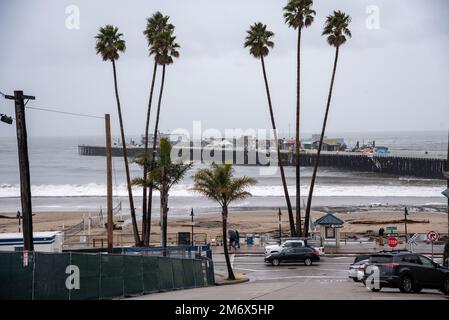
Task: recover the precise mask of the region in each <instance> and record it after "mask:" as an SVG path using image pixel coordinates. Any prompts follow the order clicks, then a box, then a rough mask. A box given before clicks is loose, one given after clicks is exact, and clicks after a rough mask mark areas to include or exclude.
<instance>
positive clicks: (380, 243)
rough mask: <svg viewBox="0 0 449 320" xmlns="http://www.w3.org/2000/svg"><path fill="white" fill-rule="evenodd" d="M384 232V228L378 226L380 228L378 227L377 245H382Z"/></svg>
mask: <svg viewBox="0 0 449 320" xmlns="http://www.w3.org/2000/svg"><path fill="white" fill-rule="evenodd" d="M384 234H385V229H384V228H382V227H380V229H379V245H381V246H383V245H384Z"/></svg>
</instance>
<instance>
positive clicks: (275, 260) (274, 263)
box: [271, 259, 281, 267]
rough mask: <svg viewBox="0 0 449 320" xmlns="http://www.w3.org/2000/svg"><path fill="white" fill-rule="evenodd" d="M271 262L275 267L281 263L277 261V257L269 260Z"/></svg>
mask: <svg viewBox="0 0 449 320" xmlns="http://www.w3.org/2000/svg"><path fill="white" fill-rule="evenodd" d="M271 264H272V265H273V266H275V267H277V266H278V265H280V264H281V262H280V261H279V259H273V261H272V262H271Z"/></svg>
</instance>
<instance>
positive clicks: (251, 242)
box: [246, 233, 254, 246]
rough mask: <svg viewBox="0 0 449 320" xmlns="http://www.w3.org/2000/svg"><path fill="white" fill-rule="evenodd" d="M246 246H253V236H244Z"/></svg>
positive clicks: (250, 234)
mask: <svg viewBox="0 0 449 320" xmlns="http://www.w3.org/2000/svg"><path fill="white" fill-rule="evenodd" d="M246 244H247V245H248V246H252V245H253V244H254V236H253V234H252V233H248V234H246Z"/></svg>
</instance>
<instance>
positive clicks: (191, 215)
mask: <svg viewBox="0 0 449 320" xmlns="http://www.w3.org/2000/svg"><path fill="white" fill-rule="evenodd" d="M190 217H191V218H192V246H193V225H194V222H193V217H194V214H193V208H192V211H191V212H190Z"/></svg>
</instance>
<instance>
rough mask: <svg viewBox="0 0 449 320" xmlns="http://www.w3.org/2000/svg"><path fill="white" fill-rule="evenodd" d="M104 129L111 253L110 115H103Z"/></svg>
mask: <svg viewBox="0 0 449 320" xmlns="http://www.w3.org/2000/svg"><path fill="white" fill-rule="evenodd" d="M104 120H105V129H106V175H107V179H106V180H107V194H108V198H107V214H108V224H107V226H108V252H109V253H113V246H114V239H113V235H114V219H113V217H112V145H111V117H110V115H109V114H105V115H104Z"/></svg>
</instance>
